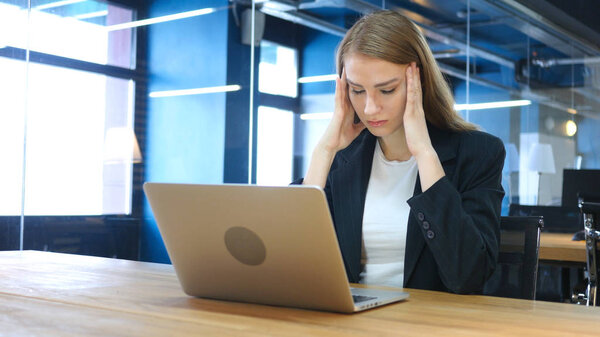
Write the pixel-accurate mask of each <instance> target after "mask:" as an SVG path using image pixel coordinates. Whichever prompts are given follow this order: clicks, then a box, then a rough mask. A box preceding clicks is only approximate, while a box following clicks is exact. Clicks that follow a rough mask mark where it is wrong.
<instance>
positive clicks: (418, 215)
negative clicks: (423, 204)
mask: <svg viewBox="0 0 600 337" xmlns="http://www.w3.org/2000/svg"><path fill="white" fill-rule="evenodd" d="M417 218H419V221H423V220H425V214H423V213H422V212H419V213H418V214H417Z"/></svg>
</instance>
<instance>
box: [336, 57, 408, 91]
mask: <svg viewBox="0 0 600 337" xmlns="http://www.w3.org/2000/svg"><path fill="white" fill-rule="evenodd" d="M344 67H345V71H346V78H347V79H349V80H350V81H352V82H354V83H357V84H361V85H369V84H374V83H381V82H385V81H388V80H390V79H393V78H399V79H404V77H405V76H406V68H407V67H408V64H397V63H392V62H389V61H385V60H382V59H379V58H376V57H371V56H366V55H363V54H360V53H351V54H349V55H347V56H346V57H344Z"/></svg>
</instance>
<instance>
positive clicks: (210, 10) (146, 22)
mask: <svg viewBox="0 0 600 337" xmlns="http://www.w3.org/2000/svg"><path fill="white" fill-rule="evenodd" d="M227 7H229V6H226V7H225V8H227ZM218 9H220V8H202V9H196V10H193V11H188V12H181V13H177V14H171V15H164V16H159V17H156V18H151V19H144V20H138V21H131V22H125V23H119V24H116V25H112V26H106V29H107V30H108V31H109V32H110V31H113V30H120V29H126V28H133V27H140V26H146V25H152V24H155V23H160V22H167V21H173V20H179V19H185V18H191V17H194V16H200V15H204V14H210V13H213V12H216V11H217V10H218Z"/></svg>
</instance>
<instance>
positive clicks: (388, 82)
mask: <svg viewBox="0 0 600 337" xmlns="http://www.w3.org/2000/svg"><path fill="white" fill-rule="evenodd" d="M346 81H347V82H348V83H350V84H352V85H353V86H356V87H362V85H360V84H358V83H354V82H352V81H351V80H350V79H348V78H346ZM396 81H400V78H398V77H396V78H392V79H391V80H387V81H385V82H381V83H377V84H375V88H379V87H385V86H386V85H389V84H391V83H394V82H396Z"/></svg>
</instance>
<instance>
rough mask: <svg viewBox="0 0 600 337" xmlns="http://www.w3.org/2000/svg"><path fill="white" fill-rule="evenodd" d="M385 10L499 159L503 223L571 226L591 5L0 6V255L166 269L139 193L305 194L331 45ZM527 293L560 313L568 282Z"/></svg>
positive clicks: (582, 152) (596, 117)
mask: <svg viewBox="0 0 600 337" xmlns="http://www.w3.org/2000/svg"><path fill="white" fill-rule="evenodd" d="M381 8H387V9H394V10H398V11H400V12H401V13H403V14H405V15H406V16H408V17H409V18H410V19H412V20H413V21H414V22H415V23H417V25H419V27H420V28H421V29H422V32H423V33H424V35H425V36H426V37H427V40H428V42H429V45H430V47H431V49H432V51H433V53H434V55H435V57H436V59H437V61H438V64H439V65H440V68H441V70H442V72H443V73H444V75H445V76H446V79H447V80H448V82H449V83H450V86H451V88H452V91H453V93H454V96H455V100H456V109H457V110H458V111H459V113H460V114H461V115H462V116H463V118H465V119H466V120H468V121H470V122H473V123H475V124H477V125H479V126H480V128H481V129H482V130H484V131H486V132H488V133H491V134H493V135H495V136H497V137H499V138H500V139H501V140H502V141H503V142H504V144H505V148H506V160H505V165H504V169H503V178H502V186H503V187H504V190H505V192H506V194H505V197H504V200H503V202H502V215H509V214H510V213H511V212H513V213H514V212H519V211H523V210H527V209H529V211H531V210H533V212H534V213H535V214H541V215H544V216H545V222H546V228H544V229H543V231H563V232H567V233H575V232H577V231H578V230H580V229H582V227H581V223H580V222H579V218H580V217H579V213H578V210H577V205H576V204H573V202H571V203H569V204H568V205H564V204H563V200H564V199H565V198H567V199H569V200H571V199H572V195H573V194H576V193H577V192H578V190H575V191H570V192H568V193H566V194H567V196H566V197H565V181H563V177H564V174H565V172H570V173H568V174H572V175H573V178H572V179H573V180H572V185H571V184H567V187H572V186H575V185H576V184H579V185H580V186H583V187H582V188H586V189H591V190H593V189H596V190H598V193H600V187H599V184H600V22H599V21H598V20H597V18H596V14H597V13H598V10H599V9H600V3H598V2H597V1H586V0H572V1H569V2H565V1H561V0H515V1H508V0H503V1H491V0H459V1H445V0H430V1H428V0H413V1H408V0H377V1H375V0H369V1H367V0H265V1H258V0H257V1H250V0H204V1H190V0H182V1H167V0H152V1H142V0H130V1H128V0H114V1H100V0H64V1H57V0H0V92H1V93H2V94H1V95H2V96H1V97H2V99H1V100H0V102H1V103H0V105H1V108H0V144H2V146H0V157H1V158H2V165H0V172H1V173H2V174H0V201H1V202H0V250H19V249H23V250H43V251H53V252H62V253H71V254H83V255H94V256H104V257H113V258H121V259H129V260H139V261H147V262H158V263H169V257H168V255H167V252H166V250H165V248H164V245H163V242H162V239H161V237H160V233H159V232H158V229H157V226H156V222H155V219H154V217H153V214H152V211H151V209H150V207H149V205H148V203H147V200H146V198H145V196H144V194H143V191H142V185H143V183H144V182H146V181H152V182H170V183H189V184H223V183H237V184H258V185H277V186H285V185H287V184H289V183H290V182H291V181H292V180H294V179H296V178H298V177H302V176H303V175H304V173H305V171H306V168H307V165H308V160H309V159H310V155H311V152H312V149H313V148H314V146H315V144H316V142H317V141H318V139H319V137H320V135H321V133H322V132H323V131H324V129H325V127H326V126H327V123H328V120H329V118H330V116H331V113H332V111H333V95H334V90H335V81H334V79H335V76H336V75H335V74H336V69H335V63H334V54H335V48H336V46H337V44H338V43H339V42H340V41H341V38H342V36H343V34H344V33H345V31H346V30H347V29H348V28H349V27H350V26H351V25H352V23H354V22H355V21H356V20H357V19H358V18H359V17H360V16H361V15H362V14H364V13H368V12H371V11H373V10H377V9H381ZM565 170H567V171H565ZM581 172H584V174H586V175H585V177H583V176H582V175H581V174H578V173H581ZM511 209H512V211H511ZM511 215H512V214H511ZM538 277H539V279H538V298H539V299H543V300H544V299H545V300H550V301H567V300H568V298H569V296H570V294H566V293H564V292H561V291H560V284H561V282H562V279H563V278H565V277H567V278H568V280H569V282H570V283H572V284H571V286H574V285H576V283H577V282H578V281H580V280H581V277H582V274H581V268H578V267H574V268H569V269H568V270H567V272H566V273H565V271H564V268H559V267H557V266H552V265H549V266H544V265H541V266H540V273H539V276H538ZM540 292H541V293H540Z"/></svg>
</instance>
